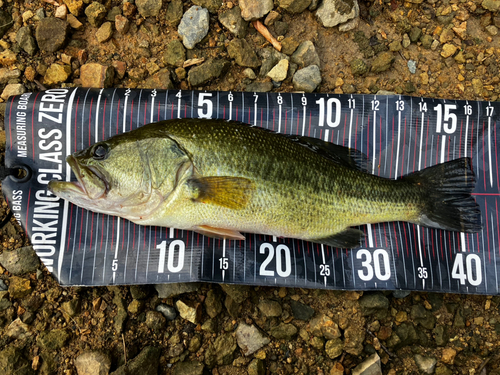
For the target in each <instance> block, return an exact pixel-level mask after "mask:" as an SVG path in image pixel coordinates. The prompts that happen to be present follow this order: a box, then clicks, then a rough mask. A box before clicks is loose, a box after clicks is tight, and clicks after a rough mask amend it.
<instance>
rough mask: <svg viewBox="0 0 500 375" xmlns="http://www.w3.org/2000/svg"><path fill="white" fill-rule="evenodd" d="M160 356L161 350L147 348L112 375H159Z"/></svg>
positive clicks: (151, 347)
mask: <svg viewBox="0 0 500 375" xmlns="http://www.w3.org/2000/svg"><path fill="white" fill-rule="evenodd" d="M160 354H161V349H160V348H155V347H153V346H146V347H145V348H144V349H142V351H141V352H140V353H139V354H138V355H137V356H136V357H135V358H134V359H132V360H131V361H129V362H128V363H127V364H126V365H123V366H121V367H119V368H118V369H117V370H116V371H114V372H112V373H111V374H110V375H125V374H157V373H158V366H159V365H160Z"/></svg>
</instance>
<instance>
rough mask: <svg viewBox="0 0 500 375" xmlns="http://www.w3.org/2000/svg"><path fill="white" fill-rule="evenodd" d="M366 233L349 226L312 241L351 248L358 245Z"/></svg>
mask: <svg viewBox="0 0 500 375" xmlns="http://www.w3.org/2000/svg"><path fill="white" fill-rule="evenodd" d="M364 236H365V234H364V233H363V231H361V230H359V229H355V228H347V229H346V230H344V231H343V232H340V233H336V234H334V235H333V236H330V237H325V238H317V239H316V238H315V239H313V240H311V241H312V242H317V243H322V244H325V245H328V246H332V247H340V248H345V249H351V248H355V247H358V246H359V245H360V244H361V240H362V239H363V237H364Z"/></svg>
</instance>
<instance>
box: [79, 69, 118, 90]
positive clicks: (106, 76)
mask: <svg viewBox="0 0 500 375" xmlns="http://www.w3.org/2000/svg"><path fill="white" fill-rule="evenodd" d="M113 78H114V69H113V67H111V66H106V65H101V64H98V63H87V64H84V65H82V67H81V68H80V80H81V81H82V86H83V87H97V88H103V87H110V86H111V85H112V84H113Z"/></svg>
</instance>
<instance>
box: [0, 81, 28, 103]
mask: <svg viewBox="0 0 500 375" xmlns="http://www.w3.org/2000/svg"><path fill="white" fill-rule="evenodd" d="M25 92H26V88H25V87H24V85H23V84H22V83H9V84H8V85H7V86H5V88H4V89H3V91H2V95H1V97H2V99H4V100H7V99H8V98H10V97H11V96H14V95H21V94H24V93H25Z"/></svg>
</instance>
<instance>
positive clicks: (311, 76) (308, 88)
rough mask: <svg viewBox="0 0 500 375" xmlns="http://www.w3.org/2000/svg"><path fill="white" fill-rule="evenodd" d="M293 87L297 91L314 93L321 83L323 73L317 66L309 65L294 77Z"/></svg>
mask: <svg viewBox="0 0 500 375" xmlns="http://www.w3.org/2000/svg"><path fill="white" fill-rule="evenodd" d="M292 82H293V87H294V89H295V90H296V91H305V92H313V91H314V90H316V88H317V87H318V85H319V84H320V83H321V72H320V70H319V67H318V66H317V65H309V66H308V67H307V68H304V69H300V70H298V71H297V72H296V73H295V74H294V75H293V79H292Z"/></svg>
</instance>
